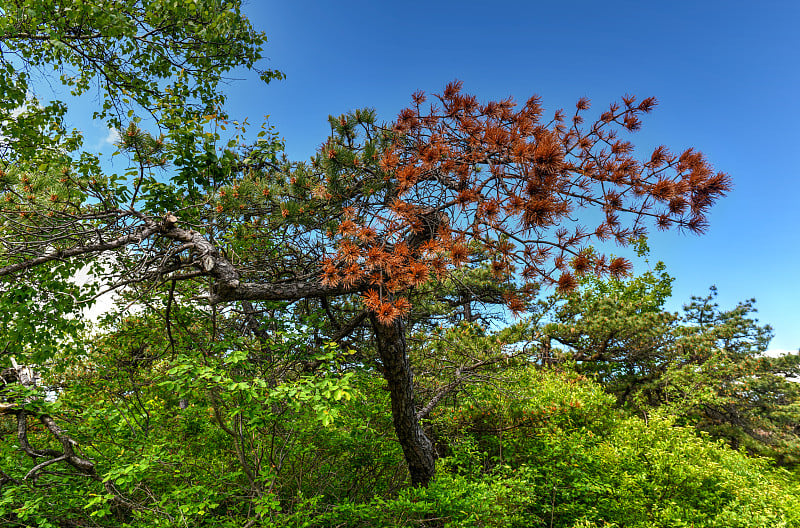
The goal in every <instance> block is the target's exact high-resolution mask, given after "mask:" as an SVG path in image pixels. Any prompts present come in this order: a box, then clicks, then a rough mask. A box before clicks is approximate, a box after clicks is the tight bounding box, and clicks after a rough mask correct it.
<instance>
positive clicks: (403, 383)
mask: <svg viewBox="0 0 800 528" xmlns="http://www.w3.org/2000/svg"><path fill="white" fill-rule="evenodd" d="M371 317H372V325H373V326H374V328H375V337H376V339H377V342H378V353H379V354H380V357H381V363H383V375H384V378H385V379H386V381H387V382H388V384H389V393H390V394H391V398H392V418H393V419H394V429H395V433H396V434H397V439H398V440H399V441H400V446H401V447H402V448H403V454H404V455H405V458H406V462H407V463H408V472H409V473H410V474H411V482H412V484H414V485H415V486H427V485H428V483H429V482H430V480H431V479H432V478H433V475H434V473H435V471H436V456H435V454H434V450H433V444H432V443H431V441H430V439H429V438H428V437H427V436H426V435H425V432H424V431H423V430H422V427H421V426H420V424H419V420H418V419H417V408H416V405H415V404H414V375H413V373H412V372H411V363H410V362H409V361H408V354H407V350H406V335H405V324H404V323H403V321H402V320H401V319H400V318H398V319H396V320H395V321H394V322H392V323H391V324H389V325H383V324H381V323H380V322H379V321H378V320H377V318H376V317H375V316H374V315H372V316H371Z"/></svg>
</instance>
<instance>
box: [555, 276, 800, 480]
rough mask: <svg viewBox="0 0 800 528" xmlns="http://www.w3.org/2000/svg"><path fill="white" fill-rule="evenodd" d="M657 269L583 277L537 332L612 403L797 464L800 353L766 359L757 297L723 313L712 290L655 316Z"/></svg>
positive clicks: (663, 285) (663, 281)
mask: <svg viewBox="0 0 800 528" xmlns="http://www.w3.org/2000/svg"><path fill="white" fill-rule="evenodd" d="M672 280H673V279H672V277H670V276H669V275H668V274H667V272H666V271H665V268H664V266H663V264H661V263H659V264H657V265H656V266H655V269H654V271H652V272H647V273H645V274H643V275H641V276H639V277H634V278H631V279H627V280H615V279H612V280H608V281H601V280H599V279H595V278H586V279H584V281H583V283H582V285H581V288H579V290H578V291H576V292H574V293H572V294H570V295H569V296H568V297H566V298H565V299H564V301H563V303H562V304H561V305H560V306H559V307H558V308H557V310H556V311H555V314H554V322H553V323H551V324H549V325H547V326H545V328H544V330H543V334H544V335H545V336H546V337H545V340H550V339H552V340H554V341H556V342H557V343H559V344H562V345H565V346H566V347H567V348H566V349H565V350H564V352H563V355H564V357H565V358H569V359H570V360H572V361H574V362H575V369H576V370H577V371H578V372H581V373H583V374H585V375H588V376H591V377H592V378H593V379H595V380H596V381H598V382H600V383H602V384H603V386H604V387H605V388H606V390H607V391H608V392H610V393H611V394H614V395H615V396H616V398H617V402H618V404H620V405H627V406H631V407H633V408H636V409H638V410H639V412H643V413H648V412H650V411H651V409H654V408H662V409H663V410H669V412H671V413H673V414H675V415H676V416H678V417H679V418H680V420H681V423H683V424H690V425H695V426H697V427H698V428H699V429H700V430H703V431H707V432H709V433H711V434H713V435H714V436H715V437H717V438H725V439H727V440H728V441H729V442H730V443H731V444H732V446H733V447H734V448H738V447H739V446H744V447H746V448H747V449H748V450H750V451H751V452H756V453H759V454H763V455H768V456H772V457H774V458H775V459H776V460H778V461H779V462H781V463H783V464H786V465H794V464H796V463H797V456H798V453H799V452H800V443H798V442H799V441H800V436H799V435H800V430H799V429H798V427H797V424H798V423H800V414H798V409H799V407H798V402H800V387H798V384H797V383H795V382H793V381H791V378H792V377H797V376H798V375H799V374H800V355H798V354H790V355H786V356H782V357H777V358H773V357H766V356H765V355H764V352H766V350H767V347H768V345H769V340H770V338H771V337H772V331H771V329H770V327H769V326H762V325H760V324H759V323H758V320H757V319H755V317H753V313H754V312H755V300H753V299H750V300H748V301H745V302H742V303H739V304H738V305H737V306H736V307H734V308H733V309H731V310H721V309H720V308H719V306H718V305H717V304H716V303H715V302H714V299H715V297H716V289H715V288H713V287H712V288H711V292H710V293H709V295H708V296H706V297H693V298H692V299H691V302H690V303H689V304H687V305H686V306H685V307H684V311H683V314H672V313H669V312H667V311H665V310H664V309H663V305H664V302H665V301H666V299H667V298H668V296H669V295H670V293H671V289H670V284H671V282H672Z"/></svg>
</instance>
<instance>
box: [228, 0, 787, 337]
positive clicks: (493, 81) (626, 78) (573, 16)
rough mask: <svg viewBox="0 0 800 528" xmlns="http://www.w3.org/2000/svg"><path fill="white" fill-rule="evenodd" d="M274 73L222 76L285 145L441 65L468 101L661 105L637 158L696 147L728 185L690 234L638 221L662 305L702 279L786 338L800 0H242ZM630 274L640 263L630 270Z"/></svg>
mask: <svg viewBox="0 0 800 528" xmlns="http://www.w3.org/2000/svg"><path fill="white" fill-rule="evenodd" d="M245 12H246V13H247V14H248V16H249V17H250V18H251V20H252V22H253V23H254V25H255V26H256V27H258V28H259V29H261V30H263V31H265V32H266V33H267V36H268V38H269V42H268V44H267V47H266V49H265V56H266V57H267V58H268V60H267V61H265V62H264V64H263V67H269V68H277V69H280V70H282V71H284V72H285V73H286V75H287V78H286V80H284V81H280V82H274V83H272V84H270V85H268V86H264V85H263V84H259V83H258V82H257V81H256V80H255V76H252V75H247V74H242V75H241V79H237V80H233V81H231V83H230V85H229V86H228V88H227V89H228V91H229V93H230V94H231V100H230V101H231V105H230V113H231V114H232V116H233V117H234V118H239V119H242V118H244V117H249V118H250V122H251V123H256V122H258V120H259V119H260V118H262V117H263V116H264V115H269V116H270V123H271V124H273V125H275V126H276V127H277V129H278V131H279V132H280V133H281V135H282V137H284V138H285V140H286V146H287V152H288V154H289V155H290V157H291V158H294V159H305V158H308V157H309V156H311V155H312V154H313V152H314V151H315V149H316V147H317V146H318V145H320V144H321V143H322V142H323V140H324V139H325V138H326V137H327V134H328V132H329V128H328V125H327V116H328V115H329V114H335V115H338V114H340V113H343V112H346V111H348V110H352V109H356V108H362V107H366V106H369V107H374V108H375V109H377V110H378V114H379V116H380V118H381V119H383V120H386V121H389V120H392V119H393V118H394V117H395V116H396V114H397V112H398V111H399V110H401V109H402V108H403V107H405V106H406V105H408V103H409V101H410V96H411V93H412V92H414V91H416V90H420V89H421V90H424V91H426V92H429V93H431V92H437V91H440V90H442V89H443V87H444V86H445V84H446V83H447V82H449V81H451V80H453V79H460V80H462V81H463V82H464V91H465V92H470V93H474V94H476V95H477V96H478V97H479V98H481V99H483V100H488V99H499V98H503V97H506V96H509V95H510V96H513V97H514V98H515V99H517V100H518V101H523V102H524V101H525V100H527V98H528V97H529V96H531V95H532V94H534V93H536V94H539V95H540V96H541V97H542V99H543V103H544V105H545V107H546V108H547V109H548V110H549V111H553V110H555V109H557V108H562V107H563V108H568V109H571V108H573V105H574V104H575V102H576V101H577V100H578V99H579V98H580V97H583V96H586V97H589V98H590V99H591V100H592V102H593V110H597V111H598V113H599V112H600V111H601V109H604V108H605V107H606V106H607V105H608V104H609V103H610V102H611V101H613V100H617V99H618V98H619V97H620V96H622V95H623V94H626V93H631V94H636V95H639V96H641V97H646V96H650V95H653V96H655V97H657V98H658V100H659V101H660V104H659V106H658V107H657V108H656V110H655V111H654V112H653V113H652V114H651V115H650V116H648V117H647V118H646V119H645V122H644V127H643V130H642V131H641V132H639V133H637V134H635V135H633V137H632V138H631V139H632V140H633V142H634V143H635V144H636V145H637V146H639V147H641V152H642V153H643V154H642V155H643V156H645V155H649V151H652V148H653V147H655V146H657V145H660V144H664V145H667V146H668V147H670V148H671V149H672V150H673V151H680V150H682V149H685V148H687V147H696V148H698V149H699V150H701V151H702V152H704V153H705V154H706V155H707V157H708V159H709V160H710V161H711V163H712V164H713V165H714V168H715V169H717V170H722V171H725V172H727V173H729V174H730V175H731V176H732V177H733V179H734V184H735V188H734V190H733V192H732V193H731V194H730V195H729V196H728V197H726V198H724V199H723V200H721V201H720V202H719V203H718V204H717V206H715V208H714V209H713V210H712V212H711V215H710V222H711V228H710V230H709V232H708V233H707V234H706V235H704V236H702V237H697V236H693V235H682V234H679V233H677V232H666V233H658V232H653V233H652V236H651V238H650V247H651V261H656V260H663V261H664V262H665V263H666V264H667V268H668V271H669V272H670V273H671V274H672V275H674V276H675V277H677V280H676V283H675V288H674V295H673V300H672V303H671V305H670V306H669V308H670V309H673V310H678V309H680V307H681V305H682V304H683V303H684V302H686V301H688V299H689V297H690V296H691V295H693V294H694V295H705V294H706V293H707V291H708V287H709V286H710V285H712V284H715V285H716V286H717V287H718V289H719V297H718V301H719V303H720V304H721V306H722V307H733V306H734V305H735V304H736V302H737V301H740V300H744V299H748V298H751V297H755V298H756V299H757V307H758V309H759V318H760V320H761V321H762V322H763V323H769V324H771V325H772V326H773V327H774V329H775V339H774V340H773V342H772V348H773V349H784V350H797V349H798V347H800V321H798V296H800V279H798V275H797V268H798V266H797V262H798V261H800V259H799V258H798V257H799V256H800V231H799V229H800V222H799V221H798V217H800V213H798V208H797V206H796V202H797V200H798V197H799V196H800V170H799V169H798V166H799V165H800V164H799V163H798V161H797V159H796V156H797V152H798V150H800V149H799V147H800V141H798V140H799V139H800V132H798V123H800V119H799V118H800V99H798V96H799V95H800V68H798V66H800V64H798V62H799V61H798V58H799V57H798V55H799V54H800V31H798V30H797V27H798V26H800V2H796V1H789V0H787V1H779V2H770V1H763V2H759V3H755V2H744V1H726V2H722V1H705V2H703V1H694V2H690V1H683V0H677V1H669V2H647V1H641V0H639V1H614V0H608V1H602V2H601V1H583V0H575V1H571V2H554V1H551V2H537V1H532V0H531V1H526V2H470V1H460V2H452V1H440V2H437V1H433V0H429V1H427V2H418V1H409V0H406V1H403V2H382V1H375V0H373V1H371V2H364V1H335V2H334V1H314V2H311V1H303V0H294V1H291V2H287V1H280V2H279V1H274V0H267V1H251V2H250V3H249V4H247V5H246V6H245ZM639 269H640V270H641V269H642V267H639Z"/></svg>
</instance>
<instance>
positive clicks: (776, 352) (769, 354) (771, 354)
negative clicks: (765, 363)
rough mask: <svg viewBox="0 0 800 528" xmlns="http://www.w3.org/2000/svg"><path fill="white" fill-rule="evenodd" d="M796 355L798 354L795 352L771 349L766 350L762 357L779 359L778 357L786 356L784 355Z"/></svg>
mask: <svg viewBox="0 0 800 528" xmlns="http://www.w3.org/2000/svg"><path fill="white" fill-rule="evenodd" d="M797 353H798V351H797V350H784V349H781V348H772V349H770V350H767V351H766V352H764V353H763V355H764V356H767V357H780V356H786V355H789V354H797Z"/></svg>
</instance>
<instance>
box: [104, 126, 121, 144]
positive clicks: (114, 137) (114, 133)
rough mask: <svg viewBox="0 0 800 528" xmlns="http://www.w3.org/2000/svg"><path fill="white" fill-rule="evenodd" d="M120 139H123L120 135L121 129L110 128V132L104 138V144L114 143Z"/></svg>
mask: <svg viewBox="0 0 800 528" xmlns="http://www.w3.org/2000/svg"><path fill="white" fill-rule="evenodd" d="M120 139H122V138H121V137H120V135H119V131H118V130H117V129H116V128H109V129H108V134H106V137H105V138H104V139H103V144H104V145H114V144H115V143H117V142H118V141H119V140H120Z"/></svg>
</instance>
